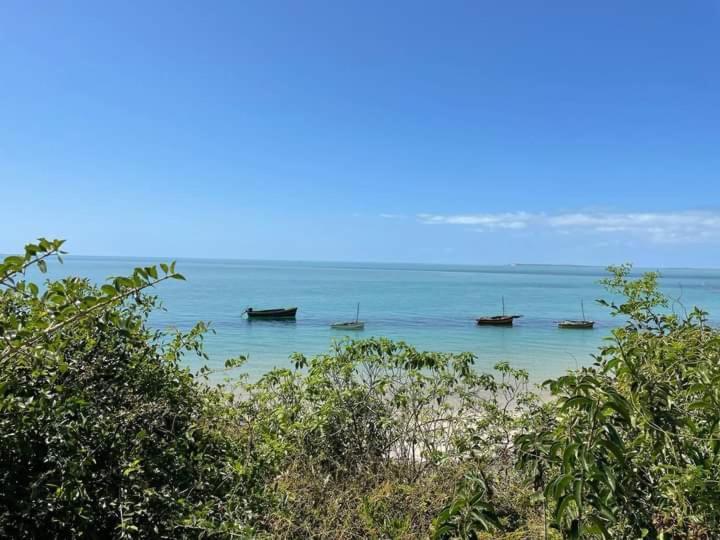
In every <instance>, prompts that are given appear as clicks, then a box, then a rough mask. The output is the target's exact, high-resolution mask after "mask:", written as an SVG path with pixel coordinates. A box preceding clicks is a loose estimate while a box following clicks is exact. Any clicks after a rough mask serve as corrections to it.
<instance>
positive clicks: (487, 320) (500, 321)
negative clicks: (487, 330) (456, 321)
mask: <svg viewBox="0 0 720 540" xmlns="http://www.w3.org/2000/svg"><path fill="white" fill-rule="evenodd" d="M518 317H519V315H495V316H494V317H479V318H477V319H475V322H476V323H477V325H478V326H512V324H513V320H515V319H517V318H518Z"/></svg>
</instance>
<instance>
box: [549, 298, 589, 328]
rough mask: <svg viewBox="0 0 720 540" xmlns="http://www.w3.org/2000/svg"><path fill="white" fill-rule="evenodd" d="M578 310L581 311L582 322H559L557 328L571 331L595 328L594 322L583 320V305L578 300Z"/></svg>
mask: <svg viewBox="0 0 720 540" xmlns="http://www.w3.org/2000/svg"><path fill="white" fill-rule="evenodd" d="M580 310H581V311H582V320H573V319H568V320H565V321H560V322H559V323H558V328H566V329H572V330H589V329H591V328H592V327H593V326H595V321H588V320H587V319H586V318H585V304H584V303H583V301H582V300H580Z"/></svg>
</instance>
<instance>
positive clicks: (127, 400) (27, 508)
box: [0, 239, 720, 540]
mask: <svg viewBox="0 0 720 540" xmlns="http://www.w3.org/2000/svg"><path fill="white" fill-rule="evenodd" d="M61 249H62V242H60V241H48V240H44V239H41V240H40V241H39V242H38V243H36V244H29V245H28V246H26V248H25V252H24V254H23V255H20V256H11V257H7V258H5V259H4V261H3V262H2V263H0V439H1V441H0V536H3V537H13V538H36V537H50V538H60V537H86V538H105V537H119V538H133V537H134V538H141V537H142V538H145V537H154V538H201V537H212V536H216V537H221V538H232V537H250V536H257V537H273V538H308V537H313V538H347V539H350V538H418V537H434V538H437V539H450V538H477V539H484V538H505V539H507V540H509V539H511V538H512V539H519V538H557V537H559V536H562V537H564V538H671V537H672V538H696V539H705V538H714V537H718V536H720V512H718V508H720V489H719V487H720V457H719V456H718V453H719V452H720V332H718V331H717V330H715V329H712V328H710V327H709V326H708V324H707V314H706V313H704V312H702V311H700V310H698V309H693V310H692V311H690V312H689V313H688V312H683V313H682V314H681V315H678V314H676V313H673V312H672V311H671V310H670V307H671V305H673V304H671V303H670V302H669V300H668V299H667V298H666V297H665V296H663V295H662V294H661V293H660V292H659V290H658V283H657V280H658V276H657V274H653V273H650V274H645V275H643V276H641V277H640V278H637V279H631V278H630V267H629V266H621V267H613V268H611V269H610V270H611V276H610V277H609V278H608V279H606V280H605V281H604V283H605V285H606V287H607V288H608V289H609V291H610V292H611V293H613V297H614V298H619V299H620V300H617V301H615V302H602V303H603V304H604V305H605V306H607V307H608V309H609V310H610V312H611V313H612V314H613V315H616V316H618V317H620V318H621V319H622V321H623V324H622V326H621V327H619V328H616V329H615V330H613V332H612V335H611V337H610V338H609V342H608V344H607V345H606V346H604V347H602V348H601V349H600V351H599V353H598V355H597V356H596V362H595V364H594V365H592V366H591V367H587V368H582V369H578V370H576V371H573V372H569V373H567V374H566V375H564V376H562V377H560V378H558V379H555V380H551V381H548V382H547V383H546V385H547V388H548V390H549V392H550V393H551V397H550V399H547V400H545V401H544V402H541V401H540V400H539V399H538V397H537V396H536V395H535V394H534V393H533V392H531V391H530V390H529V384H528V373H526V372H525V371H523V370H517V369H513V368H512V367H511V366H509V365H508V364H507V363H500V364H498V365H496V366H495V373H494V374H481V373H478V372H477V371H476V370H475V369H474V361H475V358H474V356H473V355H471V354H468V353H463V354H446V353H436V352H421V351H417V350H416V349H414V348H413V347H411V346H409V345H407V344H405V343H401V342H400V343H397V342H392V341H390V340H387V339H382V338H379V339H368V340H362V341H343V342H340V343H337V344H335V345H334V346H333V348H332V349H331V350H330V352H329V353H328V354H323V355H320V356H316V357H314V358H310V359H308V358H306V357H304V356H302V355H300V354H297V355H294V356H293V363H294V366H293V367H292V368H281V369H274V370H272V371H270V372H268V373H267V374H265V375H264V376H263V377H262V378H261V379H260V380H258V381H256V382H253V383H247V381H245V379H244V378H243V377H242V376H240V378H239V379H237V380H235V381H234V383H233V385H232V386H231V385H227V384H224V385H211V384H208V383H207V380H205V379H204V378H203V377H204V376H206V375H207V374H208V370H207V369H206V368H203V369H202V370H201V371H200V373H199V374H192V373H190V372H189V371H188V369H186V368H183V367H182V364H183V362H184V357H185V355H187V354H196V355H200V356H201V357H205V353H204V352H203V335H204V333H205V332H206V331H207V330H208V328H207V326H206V325H204V324H203V323H199V324H198V325H196V326H195V327H194V328H192V329H191V330H190V331H188V332H185V333H183V332H178V331H174V332H159V331H155V330H152V329H150V327H149V326H148V323H147V321H148V316H149V315H150V313H151V312H152V311H153V310H154V309H157V307H158V301H157V299H156V298H155V297H154V296H151V295H148V294H147V293H146V290H147V289H148V288H149V287H154V286H155V285H157V284H159V283H161V282H162V281H164V280H167V279H183V278H182V276H181V275H179V274H177V273H176V272H175V266H174V264H170V265H165V264H161V265H159V267H155V266H148V267H141V268H136V269H135V270H134V272H133V273H132V274H131V275H130V276H126V277H116V278H111V279H110V280H109V281H108V282H107V283H105V284H102V285H101V286H96V285H93V284H91V283H90V282H89V281H87V280H85V279H82V278H77V277H68V278H64V279H58V280H48V281H46V282H45V283H44V284H37V283H35V282H33V281H32V280H31V279H30V278H29V277H28V276H29V274H28V272H29V271H31V270H33V269H37V270H39V271H40V272H45V271H46V269H47V261H48V260H50V259H51V258H54V257H56V258H59V259H61V255H62V251H61ZM241 365H242V358H238V359H231V360H229V361H228V362H227V364H226V367H227V369H228V370H234V369H235V368H237V367H239V366H241Z"/></svg>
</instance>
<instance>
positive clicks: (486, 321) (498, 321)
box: [475, 296, 522, 326]
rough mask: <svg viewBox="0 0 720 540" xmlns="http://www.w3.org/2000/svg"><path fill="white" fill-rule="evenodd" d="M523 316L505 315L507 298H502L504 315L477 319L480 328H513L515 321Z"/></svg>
mask: <svg viewBox="0 0 720 540" xmlns="http://www.w3.org/2000/svg"><path fill="white" fill-rule="evenodd" d="M520 317H522V315H505V297H504V296H503V297H502V315H492V316H489V317H478V318H477V319H475V322H477V324H478V326H512V324H513V321H514V320H515V319H519V318H520Z"/></svg>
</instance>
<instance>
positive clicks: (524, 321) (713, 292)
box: [51, 256, 720, 380]
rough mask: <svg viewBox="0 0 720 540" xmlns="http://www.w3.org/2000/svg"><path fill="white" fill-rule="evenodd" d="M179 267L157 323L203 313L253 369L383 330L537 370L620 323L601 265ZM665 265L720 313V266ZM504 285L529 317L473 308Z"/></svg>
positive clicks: (487, 303) (218, 342)
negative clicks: (264, 316)
mask: <svg viewBox="0 0 720 540" xmlns="http://www.w3.org/2000/svg"><path fill="white" fill-rule="evenodd" d="M154 262H157V261H153V260H152V259H135V258H127V259H124V258H101V257H77V256H76V257H68V258H67V259H66V261H65V264H64V265H63V266H60V267H57V265H55V264H54V265H53V269H52V271H51V275H55V276H57V275H60V274H66V273H67V274H80V275H86V276H89V277H91V278H92V279H94V280H96V281H98V282H100V281H103V280H104V279H105V278H107V277H108V276H110V275H118V274H123V273H129V272H130V271H131V270H132V268H133V267H135V266H138V265H142V264H150V263H154ZM177 269H178V271H180V272H182V273H183V274H184V275H185V276H186V278H187V281H186V282H179V281H173V282H166V283H163V284H162V285H160V286H159V287H158V289H157V293H158V294H159V296H160V297H161V298H162V300H163V303H164V305H165V308H166V309H167V311H165V312H160V313H158V314H157V315H155V316H154V317H153V319H152V323H153V324H154V325H157V326H158V327H168V326H175V327H179V328H183V329H187V328H189V327H190V326H191V325H192V324H194V323H195V322H196V321H198V320H204V321H209V322H211V323H212V328H214V329H215V331H216V334H214V335H209V336H208V337H207V340H206V346H207V351H208V353H209V355H210V359H211V364H210V367H221V366H222V364H223V362H224V360H225V358H227V357H230V356H235V355H239V354H244V355H247V356H248V357H249V361H248V364H247V371H248V372H249V373H250V375H251V377H257V376H258V375H260V374H261V373H262V372H264V371H266V370H267V369H268V368H270V367H271V366H285V365H288V360H287V359H288V356H289V355H290V353H292V352H294V351H299V352H303V353H305V354H317V353H321V352H324V351H326V350H327V349H328V347H329V346H330V344H331V342H332V340H333V339H339V338H342V337H343V336H353V337H370V336H386V337H389V338H393V339H401V340H404V341H406V342H408V343H410V344H412V345H414V346H416V347H418V348H420V349H425V350H435V351H447V352H460V351H470V352H473V353H475V354H476V355H477V357H478V360H477V365H478V367H479V369H482V370H487V369H490V368H491V367H492V365H493V364H494V363H496V362H497V361H500V360H508V361H510V362H511V363H512V364H513V365H515V366H519V367H523V368H526V369H528V370H529V371H530V372H531V374H532V377H533V379H534V380H540V379H544V378H546V377H549V376H556V375H559V374H561V373H562V372H563V371H565V370H566V369H568V368H574V367H577V366H580V365H583V364H589V363H591V362H592V359H591V357H590V355H591V353H593V351H594V350H595V349H596V348H597V347H598V346H599V345H601V343H602V339H603V337H604V336H606V335H608V333H609V330H610V329H611V328H612V327H613V325H615V324H618V321H616V320H613V319H612V318H611V317H610V316H609V315H608V313H607V311H606V310H605V308H603V307H602V306H599V305H597V304H596V303H595V302H594V300H595V299H597V298H600V297H607V294H606V293H605V292H604V290H603V289H602V287H601V286H600V285H598V283H597V281H598V280H599V279H601V278H602V277H603V276H604V275H605V274H604V271H603V270H602V269H601V268H590V267H575V266H534V265H519V266H438V265H405V264H362V263H353V264H349V263H310V262H276V261H272V262H270V261H237V260H232V261H231V260H179V261H178V263H177ZM663 276H664V277H663V279H662V286H663V288H664V290H665V291H666V292H667V293H668V294H670V295H672V296H675V297H680V298H681V302H682V305H684V306H685V307H686V308H690V307H691V306H693V305H699V306H702V307H703V308H705V309H706V310H707V311H709V312H710V314H711V319H713V315H715V316H717V315H718V314H719V313H720V271H717V270H690V269H687V270H686V269H672V270H663ZM502 296H504V297H505V303H506V308H507V312H508V313H518V314H523V315H524V316H523V318H521V319H519V320H517V321H516V322H515V326H513V327H511V328H502V327H496V328H493V327H477V326H476V325H475V324H474V320H473V318H474V317H476V316H480V315H483V314H496V313H499V312H500V311H501V297H502ZM581 299H583V300H584V302H585V312H586V315H587V317H588V318H589V319H593V320H595V321H597V325H596V329H594V330H575V331H573V330H560V329H558V328H557V327H556V324H555V323H556V321H557V320H559V319H564V318H580V300H581ZM357 302H360V318H361V319H362V320H365V322H366V327H365V330H364V331H361V332H350V331H348V332H340V331H336V330H332V329H330V328H329V325H330V323H332V322H333V321H338V320H348V319H353V318H354V316H355V306H356V303H357ZM682 305H680V304H677V305H676V309H678V310H680V309H682ZM247 306H254V307H256V308H268V307H280V306H299V308H300V309H299V311H298V317H297V321H296V322H278V321H274V322H271V321H253V322H249V321H247V320H245V319H244V318H242V317H241V313H242V311H243V310H244V308H245V307H247ZM716 320H717V319H716ZM189 361H190V362H191V363H192V365H193V367H199V364H198V363H197V361H195V360H194V359H189Z"/></svg>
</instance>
